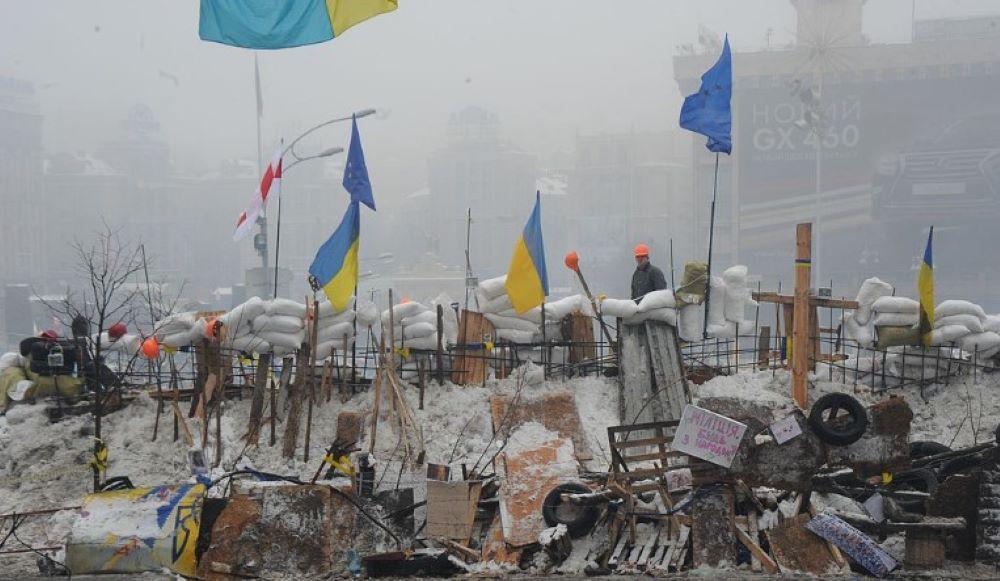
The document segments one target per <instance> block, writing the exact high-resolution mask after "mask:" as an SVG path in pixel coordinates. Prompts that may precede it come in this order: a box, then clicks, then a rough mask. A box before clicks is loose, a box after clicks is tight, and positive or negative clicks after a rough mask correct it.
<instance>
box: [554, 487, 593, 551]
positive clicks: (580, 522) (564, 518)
mask: <svg viewBox="0 0 1000 581" xmlns="http://www.w3.org/2000/svg"><path fill="white" fill-rule="evenodd" d="M589 492H592V490H591V489H590V488H587V487H586V486H584V485H583V484H580V483H577V482H567V483H566V484H560V485H559V486H556V487H555V488H553V489H552V490H551V491H549V493H548V494H547V495H546V496H545V500H544V501H542V518H544V519H545V524H546V525H548V526H550V527H554V526H556V525H559V524H564V525H566V531H567V532H568V533H569V536H570V537H571V538H574V539H578V538H580V537H582V536H583V535H585V534H587V533H589V532H590V531H591V530H592V529H593V528H594V525H595V524H597V518H598V517H599V516H600V514H601V511H600V509H598V507H596V506H579V505H575V504H570V503H568V502H566V503H564V502H563V500H562V495H563V494H586V493H589Z"/></svg>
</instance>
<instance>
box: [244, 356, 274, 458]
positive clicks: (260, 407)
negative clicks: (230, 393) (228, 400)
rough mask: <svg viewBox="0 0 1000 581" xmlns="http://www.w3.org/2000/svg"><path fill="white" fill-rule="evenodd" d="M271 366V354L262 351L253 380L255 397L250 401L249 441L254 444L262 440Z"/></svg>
mask: <svg viewBox="0 0 1000 581" xmlns="http://www.w3.org/2000/svg"><path fill="white" fill-rule="evenodd" d="M270 368H271V354H270V353H261V354H260V357H259V358H258V359H257V375H256V376H255V377H254V382H253V398H252V399H251V401H250V425H249V426H247V442H251V443H253V444H254V445H256V444H257V442H258V441H259V440H260V424H261V418H262V416H263V414H264V390H265V389H267V376H268V371H269V370H270Z"/></svg>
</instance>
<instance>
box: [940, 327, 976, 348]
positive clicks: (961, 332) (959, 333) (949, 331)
mask: <svg viewBox="0 0 1000 581" xmlns="http://www.w3.org/2000/svg"><path fill="white" fill-rule="evenodd" d="M968 334H969V329H968V328H967V327H966V326H965V325H944V326H943V327H938V328H936V329H934V330H933V331H931V345H946V344H948V343H952V342H954V341H957V340H958V339H961V338H962V337H964V336H966V335H968Z"/></svg>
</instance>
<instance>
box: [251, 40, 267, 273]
mask: <svg viewBox="0 0 1000 581" xmlns="http://www.w3.org/2000/svg"><path fill="white" fill-rule="evenodd" d="M253 73H254V74H253V86H254V90H255V91H256V93H257V171H258V172H261V174H260V175H263V172H264V171H265V170H264V152H263V149H262V148H263V141H262V140H261V136H260V118H261V115H262V113H263V111H262V109H263V103H262V101H261V93H260V65H259V64H258V62H257V51H254V53H253ZM258 179H259V176H258ZM265 210H266V209H265ZM258 222H259V223H260V235H261V238H262V240H261V245H260V250H259V252H260V264H261V267H262V268H263V269H264V275H265V276H266V275H267V212H266V211H264V212H262V213H261V215H260V219H259V220H258ZM262 278H263V277H262ZM261 286H263V285H261Z"/></svg>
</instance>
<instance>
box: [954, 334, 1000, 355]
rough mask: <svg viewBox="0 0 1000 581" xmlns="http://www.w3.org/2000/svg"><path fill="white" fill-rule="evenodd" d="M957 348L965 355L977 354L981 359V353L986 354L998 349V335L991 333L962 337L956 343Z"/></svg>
mask: <svg viewBox="0 0 1000 581" xmlns="http://www.w3.org/2000/svg"><path fill="white" fill-rule="evenodd" d="M958 346H959V347H961V348H962V351H965V352H966V353H973V352H979V353H977V356H978V357H983V353H982V352H987V351H990V350H993V349H996V348H998V347H1000V334H997V333H994V332H992V331H989V332H986V333H973V334H970V335H966V336H965V337H962V338H961V339H960V340H959V341H958Z"/></svg>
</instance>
